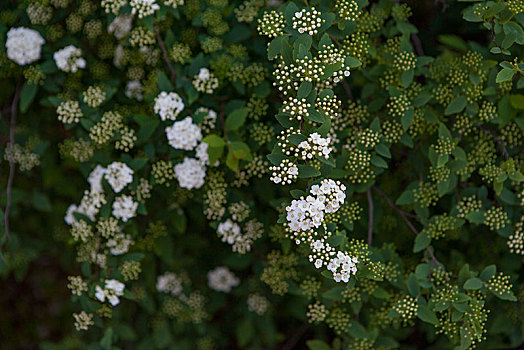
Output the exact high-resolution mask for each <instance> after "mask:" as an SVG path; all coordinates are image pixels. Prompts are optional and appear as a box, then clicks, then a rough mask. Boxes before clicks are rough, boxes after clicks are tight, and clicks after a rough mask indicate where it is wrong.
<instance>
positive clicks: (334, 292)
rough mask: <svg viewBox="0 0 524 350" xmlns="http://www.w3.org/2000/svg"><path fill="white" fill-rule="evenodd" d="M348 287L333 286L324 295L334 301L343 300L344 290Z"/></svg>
mask: <svg viewBox="0 0 524 350" xmlns="http://www.w3.org/2000/svg"><path fill="white" fill-rule="evenodd" d="M345 289H346V287H342V286H338V287H333V288H331V289H330V290H328V291H327V292H324V293H322V297H323V298H325V299H329V300H333V301H339V300H342V292H343V291H344V290H345Z"/></svg>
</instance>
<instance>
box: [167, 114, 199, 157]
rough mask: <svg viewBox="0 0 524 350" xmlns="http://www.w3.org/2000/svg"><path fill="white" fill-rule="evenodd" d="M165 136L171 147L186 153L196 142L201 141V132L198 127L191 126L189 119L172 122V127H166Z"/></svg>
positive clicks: (191, 122)
mask: <svg viewBox="0 0 524 350" xmlns="http://www.w3.org/2000/svg"><path fill="white" fill-rule="evenodd" d="M166 136H167V139H168V140H169V144H170V145H171V147H173V148H175V149H183V150H187V151H191V150H193V149H194V148H195V147H196V146H197V144H198V141H200V140H202V132H201V131H200V127H199V126H198V125H195V124H193V120H192V119H191V117H186V118H185V119H184V120H182V121H179V122H174V123H173V125H172V126H168V127H166Z"/></svg>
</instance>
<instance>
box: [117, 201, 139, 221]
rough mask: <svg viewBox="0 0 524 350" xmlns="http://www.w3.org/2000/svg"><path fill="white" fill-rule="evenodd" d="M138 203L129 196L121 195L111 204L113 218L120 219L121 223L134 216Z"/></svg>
mask: <svg viewBox="0 0 524 350" xmlns="http://www.w3.org/2000/svg"><path fill="white" fill-rule="evenodd" d="M137 208H138V203H137V202H134V201H133V198H132V197H131V196H126V195H123V196H121V197H117V198H116V199H115V201H114V202H113V216H114V217H116V218H119V219H122V221H123V222H127V220H129V219H131V218H133V217H135V216H136V210H137Z"/></svg>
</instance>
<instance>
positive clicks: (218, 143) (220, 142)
mask: <svg viewBox="0 0 524 350" xmlns="http://www.w3.org/2000/svg"><path fill="white" fill-rule="evenodd" d="M202 142H205V143H207V144H208V145H209V146H210V147H224V145H225V144H226V141H224V139H223V138H221V137H220V136H218V135H217V134H209V135H207V136H206V137H204V138H203V139H202Z"/></svg>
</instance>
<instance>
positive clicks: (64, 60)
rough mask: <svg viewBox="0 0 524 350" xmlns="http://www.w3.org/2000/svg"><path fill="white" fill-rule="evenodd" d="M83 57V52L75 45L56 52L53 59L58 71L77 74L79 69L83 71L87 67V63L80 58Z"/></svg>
mask: <svg viewBox="0 0 524 350" xmlns="http://www.w3.org/2000/svg"><path fill="white" fill-rule="evenodd" d="M81 55H82V50H80V49H79V48H77V47H74V46H73V45H69V46H66V47H64V48H63V49H62V50H58V51H56V52H55V53H54V55H53V58H54V59H55V63H56V66H57V67H58V69H60V70H62V71H64V72H72V73H76V72H77V71H78V68H81V69H83V68H85V66H86V61H85V60H84V59H83V58H82V57H80V56H81Z"/></svg>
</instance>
